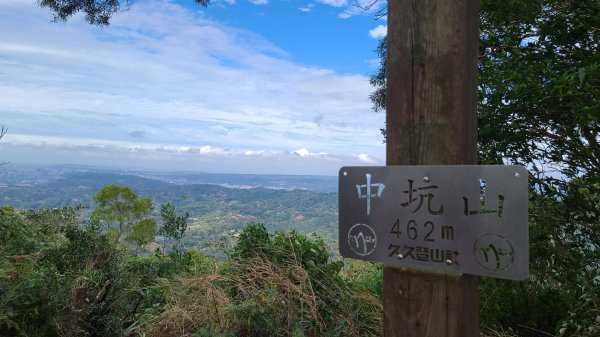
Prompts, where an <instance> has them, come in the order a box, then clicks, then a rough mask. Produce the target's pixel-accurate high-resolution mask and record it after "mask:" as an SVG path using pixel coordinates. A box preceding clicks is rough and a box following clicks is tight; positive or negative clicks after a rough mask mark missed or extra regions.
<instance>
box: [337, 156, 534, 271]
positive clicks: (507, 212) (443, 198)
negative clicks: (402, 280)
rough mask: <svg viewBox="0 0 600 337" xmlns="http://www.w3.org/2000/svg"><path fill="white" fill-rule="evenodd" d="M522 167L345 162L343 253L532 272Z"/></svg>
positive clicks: (442, 267)
mask: <svg viewBox="0 0 600 337" xmlns="http://www.w3.org/2000/svg"><path fill="white" fill-rule="evenodd" d="M528 206H529V199H528V175H527V171H526V170H525V168H523V167H521V166H504V165H494V166H474V165H473V166H466V165H464V166H461V165H456V166H382V167H343V168H342V169H340V175H339V221H340V223H339V246H340V253H341V254H342V256H344V257H347V258H354V259H360V260H367V261H378V262H384V263H386V264H389V265H398V266H414V267H425V268H433V269H436V270H439V271H444V272H459V273H465V274H474V275H482V276H491V277H497V278H505V279H512V280H522V279H525V278H527V276H528V274H529V227H528Z"/></svg>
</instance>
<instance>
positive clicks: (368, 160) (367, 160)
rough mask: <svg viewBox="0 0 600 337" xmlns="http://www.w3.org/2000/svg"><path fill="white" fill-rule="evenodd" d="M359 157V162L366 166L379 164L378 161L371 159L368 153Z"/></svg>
mask: <svg viewBox="0 0 600 337" xmlns="http://www.w3.org/2000/svg"><path fill="white" fill-rule="evenodd" d="M357 157H358V160H360V161H361V162H363V163H366V164H375V163H377V160H375V159H373V158H371V157H370V156H369V155H368V154H366V153H361V154H359V155H358V156H357Z"/></svg>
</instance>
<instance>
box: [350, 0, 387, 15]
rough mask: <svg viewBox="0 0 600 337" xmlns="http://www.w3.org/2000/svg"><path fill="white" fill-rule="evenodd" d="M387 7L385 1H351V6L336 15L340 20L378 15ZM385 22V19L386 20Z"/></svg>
mask: <svg viewBox="0 0 600 337" xmlns="http://www.w3.org/2000/svg"><path fill="white" fill-rule="evenodd" d="M386 7H387V1H386V0H379V1H376V2H374V1H373V0H353V2H352V5H349V6H347V7H346V9H345V10H344V11H343V12H342V13H340V14H339V15H338V17H339V18H340V19H348V18H351V17H353V16H357V15H375V14H378V13H380V12H381V11H382V10H384V9H385V8H386ZM386 20H387V18H386Z"/></svg>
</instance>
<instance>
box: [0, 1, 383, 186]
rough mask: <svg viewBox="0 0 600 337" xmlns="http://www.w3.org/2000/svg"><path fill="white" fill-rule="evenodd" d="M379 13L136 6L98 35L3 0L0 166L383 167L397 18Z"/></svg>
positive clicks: (294, 170)
mask: <svg viewBox="0 0 600 337" xmlns="http://www.w3.org/2000/svg"><path fill="white" fill-rule="evenodd" d="M361 1H362V0H361ZM366 3H367V2H366ZM373 10H377V9H376V8H374V9H373ZM373 14H374V13H373V11H371V12H363V11H361V10H359V9H358V8H357V7H355V6H354V5H353V3H351V2H348V1H344V0H318V1H294V0H287V1H286V0H252V1H248V0H235V1H233V0H213V4H212V5H211V6H210V7H209V8H206V9H205V8H203V7H200V6H197V5H194V4H193V1H192V0H189V1H183V0H181V1H162V0H138V1H136V2H135V3H134V4H133V6H132V7H131V9H130V10H128V11H126V12H124V13H120V14H118V15H116V16H115V17H114V18H113V20H112V22H111V26H110V27H107V28H101V27H95V26H89V25H87V24H86V23H85V22H83V20H82V19H81V17H74V18H72V19H71V20H69V21H68V22H66V23H52V22H50V13H49V12H47V11H46V10H43V9H40V8H38V7H37V5H36V4H35V1H33V0H3V1H2V2H0V31H2V32H3V33H2V34H0V124H2V125H5V126H7V127H8V129H9V132H8V134H7V135H6V136H5V137H4V138H3V139H2V140H1V141H0V159H1V160H2V161H10V162H11V163H15V164H19V163H25V164H27V163H30V164H84V165H95V166H102V167H114V168H122V169H136V170H160V171H179V170H185V171H203V172H224V173H273V174H276V173H279V174H321V175H336V174H337V171H338V169H339V168H340V167H341V166H347V165H384V164H385V146H384V144H382V138H381V135H380V134H379V128H381V127H383V125H384V119H385V116H384V115H383V114H377V113H374V112H372V110H371V102H370V101H369V99H368V95H369V93H370V92H371V91H372V88H371V87H370V85H369V83H368V75H369V74H371V73H373V72H375V71H376V70H377V61H378V60H377V56H376V54H375V52H374V49H375V47H376V45H377V41H378V39H379V38H381V37H382V36H383V34H385V25H386V22H385V20H378V21H376V20H374V17H373Z"/></svg>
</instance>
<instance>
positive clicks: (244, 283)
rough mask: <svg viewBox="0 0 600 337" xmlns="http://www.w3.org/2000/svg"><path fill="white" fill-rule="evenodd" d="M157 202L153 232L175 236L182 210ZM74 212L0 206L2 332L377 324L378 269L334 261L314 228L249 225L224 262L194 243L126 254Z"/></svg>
mask: <svg viewBox="0 0 600 337" xmlns="http://www.w3.org/2000/svg"><path fill="white" fill-rule="evenodd" d="M109 188H110V189H113V190H116V188H115V187H114V186H110V187H109ZM119 190H120V191H126V190H125V189H119ZM98 195H103V194H102V193H98ZM128 200H129V202H131V201H132V200H135V198H129V199H128ZM101 207H106V205H99V207H98V208H97V209H101ZM163 210H165V211H164V212H163V218H164V219H166V220H168V221H172V220H173V219H175V220H174V222H171V223H169V224H168V225H169V226H171V225H173V224H175V226H173V227H171V228H170V229H163V231H164V232H165V233H167V232H169V233H171V234H174V237H173V238H174V239H177V236H178V235H180V234H181V233H182V232H183V231H185V228H184V227H181V226H179V227H178V226H177V225H178V224H179V225H181V223H182V220H180V219H185V216H183V217H178V216H176V214H175V213H174V210H173V209H172V206H164V207H163ZM78 214H79V211H78V210H77V209H74V208H62V209H54V210H48V209H43V210H35V211H34V210H30V211H17V210H15V209H13V208H11V207H4V208H1V209H0V223H1V224H2V226H0V335H1V336H123V335H128V336H184V335H189V336H380V335H381V333H382V331H381V329H382V318H383V316H382V305H381V298H380V292H379V293H377V292H375V293H372V292H371V290H372V289H380V288H381V270H380V269H378V268H376V267H375V268H373V267H370V266H368V267H364V268H363V267H362V266H357V265H356V263H353V265H351V266H348V271H344V263H343V262H341V261H334V260H333V259H332V258H331V256H330V254H329V250H328V249H327V248H326V246H325V244H324V242H323V240H321V239H320V238H318V237H313V238H308V237H307V236H305V235H303V234H301V233H299V232H296V231H292V232H289V233H287V232H278V233H275V234H270V233H268V232H267V230H266V228H265V226H264V225H261V224H253V225H248V226H246V227H245V228H244V229H243V230H242V231H241V233H240V234H239V239H238V241H237V242H236V244H235V245H234V246H233V249H232V250H230V251H229V252H228V258H226V259H225V260H219V261H217V260H215V259H213V258H210V257H207V256H205V255H203V254H201V253H199V252H197V251H194V250H188V251H186V252H181V251H173V252H171V253H169V254H166V255H165V254H161V253H158V252H157V253H156V254H155V255H149V256H134V255H133V254H132V252H131V250H130V249H129V248H128V246H127V245H126V244H125V243H126V242H125V243H123V242H120V241H119V240H117V237H116V235H115V231H114V230H112V229H104V230H103V229H101V226H99V222H94V221H92V222H89V223H88V224H87V225H81V224H80V222H81V220H80V218H79V215H78ZM111 214H112V213H111ZM113 215H114V214H113ZM117 223H118V221H117ZM363 265H364V264H363Z"/></svg>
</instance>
